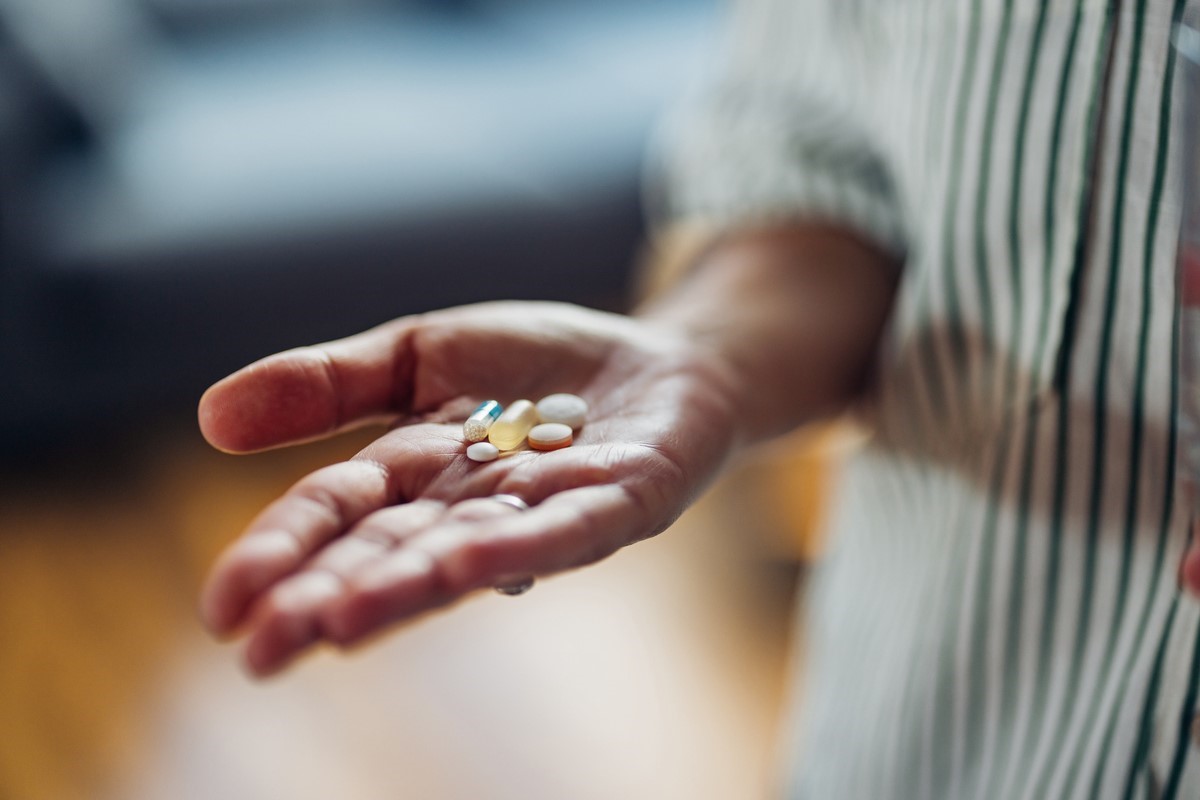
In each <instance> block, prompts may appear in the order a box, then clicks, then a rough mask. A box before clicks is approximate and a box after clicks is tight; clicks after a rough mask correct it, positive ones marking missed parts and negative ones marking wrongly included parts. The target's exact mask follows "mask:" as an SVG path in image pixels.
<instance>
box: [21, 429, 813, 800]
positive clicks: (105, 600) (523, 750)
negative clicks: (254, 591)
mask: <svg viewBox="0 0 1200 800" xmlns="http://www.w3.org/2000/svg"><path fill="white" fill-rule="evenodd" d="M362 441H365V438H364V436H363V435H355V436H352V437H348V438H344V439H342V440H339V441H337V442H334V443H332V444H322V445H312V446H308V447H305V448H301V449H298V450H294V451H287V452H280V453H271V454H265V455H260V456H254V457H247V458H234V457H230V456H224V455H221V454H218V453H215V452H213V451H211V450H209V449H208V448H207V447H206V446H205V445H204V444H203V443H202V442H201V441H200V440H199V437H198V435H197V434H195V433H194V432H193V430H192V428H191V426H190V425H188V424H186V423H181V424H179V425H177V426H166V427H165V428H164V429H163V430H159V431H155V432H151V433H147V434H145V435H144V436H143V437H141V438H138V439H137V440H134V441H129V442H126V443H124V444H123V445H122V446H121V447H120V448H117V449H115V450H110V451H107V452H102V453H93V454H89V455H87V456H72V457H70V458H59V459H49V460H47V461H45V463H42V464H41V465H40V466H38V467H37V468H35V469H32V470H30V469H16V468H12V467H10V468H8V469H7V470H6V471H4V472H3V473H2V474H0V634H2V636H3V639H2V640H0V641H2V644H0V719H3V721H4V736H3V739H0V798H3V800H10V799H11V800H40V799H41V798H47V800H72V799H73V798H87V799H88V800H92V799H93V798H98V799H100V800H107V799H108V798H113V799H114V800H115V799H116V798H120V800H142V799H145V800H163V799H169V800H191V799H192V798H195V800H213V799H214V798H221V800H241V799H242V798H244V799H245V800H269V799H271V798H287V799H288V800H309V799H310V798H311V799H312V800H316V799H317V798H321V799H322V800H327V799H328V798H349V799H351V800H356V799H357V798H364V799H367V800H370V799H371V798H388V799H389V800H392V799H394V798H419V799H420V800H427V799H428V800H457V799H458V798H463V799H464V800H465V799H467V798H470V799H471V800H475V799H477V798H487V799H489V800H490V799H491V798H499V799H501V800H503V799H504V798H514V800H516V799H517V798H520V800H542V799H543V798H545V799H547V800H559V799H560V798H570V799H571V800H591V799H592V798H595V800H612V798H623V799H624V798H634V799H635V800H636V799H637V798H654V799H655V800H673V799H675V798H679V800H683V799H684V798H686V799H687V800H710V799H711V800H730V798H736V799H737V800H751V799H752V798H759V797H767V796H769V787H770V785H771V776H772V772H771V770H772V760H773V753H772V748H773V741H774V734H775V726H776V725H777V722H778V719H779V715H780V707H781V702H782V687H783V683H784V680H783V678H784V674H785V662H786V644H787V642H786V640H787V633H788V629H789V622H788V611H789V605H790V597H791V589H790V585H791V583H792V580H793V573H792V571H790V570H789V569H788V568H787V567H786V566H781V563H782V562H781V561H780V560H779V559H772V558H768V557H767V556H769V555H770V553H771V551H772V550H773V549H774V545H773V544H772V540H771V538H770V537H768V536H767V535H766V534H764V533H763V532H762V531H761V530H760V529H759V528H760V522H761V520H762V515H761V514H760V513H759V511H760V510H761V507H760V505H759V504H758V502H757V501H756V497H757V495H756V494H755V493H754V492H753V491H745V486H741V487H738V486H733V487H729V486H726V487H725V488H724V489H718V490H717V491H716V492H715V493H714V494H712V495H710V497H709V498H708V499H706V500H705V501H704V502H702V503H701V504H700V506H698V507H697V508H696V509H695V510H694V511H693V512H690V513H689V514H688V515H687V516H686V517H685V518H684V519H683V520H681V521H680V523H678V524H677V525H676V526H675V527H674V528H673V529H672V530H671V531H669V532H668V533H666V534H664V535H663V536H661V537H659V538H657V539H655V540H653V541H650V542H646V543H643V544H640V545H637V546H636V547H634V548H631V549H629V550H626V551H623V552H622V553H619V554H618V555H617V556H615V557H614V558H612V559H609V560H608V561H606V562H604V563H602V564H600V565H597V566H595V567H593V568H590V569H588V570H584V571H581V572H579V573H576V574H572V575H568V576H562V577H559V578H555V579H552V580H548V581H545V582H544V583H540V584H539V585H538V586H537V587H536V588H535V590H534V591H532V592H530V593H529V594H528V595H525V596H523V597H521V598H515V599H514V598H503V597H499V596H496V595H490V594H489V595H480V596H478V597H477V598H474V599H471V600H469V601H468V602H465V603H463V604H461V605H460V606H459V607H457V608H456V609H454V610H452V611H451V612H449V613H445V614H441V615H439V616H436V617H434V618H431V619H429V620H427V621H424V622H421V623H418V624H417V625H415V626H411V627H409V628H406V629H404V630H402V631H399V632H396V633H394V634H392V635H391V636H389V637H386V638H384V639H382V640H380V641H379V642H378V643H376V644H375V645H374V646H373V647H370V648H368V649H365V650H363V651H361V652H358V653H355V654H353V655H351V656H342V655H338V654H335V653H332V652H324V653H319V654H317V655H316V656H315V657H313V658H310V659H308V660H306V661H305V662H303V663H302V664H300V665H299V667H298V668H297V669H294V670H293V671H292V672H291V673H289V674H287V675H285V676H283V677H282V678H280V679H278V680H275V681H273V682H271V683H268V684H255V683H252V682H250V681H249V680H247V679H246V678H245V677H243V676H242V674H241V673H240V672H239V670H238V668H237V666H236V661H235V658H234V652H233V650H232V649H231V648H230V646H228V645H222V644H219V643H216V642H213V641H211V640H209V639H208V638H207V637H206V636H205V635H204V634H203V633H202V631H201V630H200V627H199V625H198V623H197V622H196V620H195V613H194V610H193V602H194V598H195V596H196V590H197V587H198V585H199V583H200V580H201V577H202V575H203V573H204V570H205V568H206V566H207V565H208V564H209V562H210V561H211V559H212V558H213V556H214V554H215V553H216V552H217V550H218V548H219V547H220V546H221V545H222V544H223V543H224V542H226V541H227V540H229V539H230V538H231V537H232V536H233V535H234V534H235V533H236V532H237V531H238V530H239V529H240V528H241V527H242V526H243V525H244V524H245V523H246V522H247V521H248V520H249V518H250V517H251V516H252V515H253V514H254V513H255V512H256V511H257V510H258V509H259V508H260V507H261V506H262V505H263V504H264V503H265V502H266V501H267V500H269V499H271V498H273V497H274V496H275V495H277V494H278V493H279V492H280V491H282V490H283V489H284V488H285V487H286V486H287V485H288V484H290V483H291V482H292V481H293V480H295V479H296V478H298V477H300V476H301V475H302V474H304V473H305V472H307V471H309V470H310V469H313V468H315V467H316V466H319V465H321V464H324V463H328V462H329V461H331V460H333V459H337V458H342V457H345V456H346V455H348V454H350V453H352V452H353V451H354V450H355V449H356V448H357V446H358V444H359V443H361V442H362ZM740 482H741V483H743V484H752V485H758V484H759V482H758V481H757V480H756V479H755V478H754V477H753V476H750V477H749V478H747V477H745V476H743V477H742V478H741V479H740Z"/></svg>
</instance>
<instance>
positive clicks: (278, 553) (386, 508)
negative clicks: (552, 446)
mask: <svg viewBox="0 0 1200 800" xmlns="http://www.w3.org/2000/svg"><path fill="white" fill-rule="evenodd" d="M728 374H729V373H728V370H727V368H726V366H725V365H724V364H722V363H721V359H720V358H718V357H717V356H716V355H715V354H714V353H712V352H708V351H705V350H703V349H702V348H701V346H699V345H698V344H696V343H694V342H692V341H689V339H688V338H687V337H684V336H682V335H680V334H678V333H675V332H673V331H672V329H670V328H669V327H666V326H661V327H660V326H655V325H654V324H652V323H648V322H641V321H636V320H633V319H630V318H627V317H622V316H617V315H611V314H603V313H599V312H594V311H587V310H583V309H580V308H576V307H572V306H566V305H558V304H549V303H495V304H485V305H478V306H468V307H463V308H457V309H452V310H448V311H441V312H435V313H432V314H428V315H423V316H419V317H412V318H405V319H401V320H397V321H395V322H392V323H389V324H387V325H384V326H382V327H380V328H376V329H374V330H371V331H368V332H366V333H364V334H361V335H359V336H355V337H352V338H350V339H346V340H342V341H340V342H334V343H330V344H327V345H323V346H318V347H313V348H303V349H299V350H293V351H288V352H285V353H280V354H278V355H275V356H271V357H269V358H266V359H264V360H262V361H259V362H257V363H255V364H252V365H251V366H249V367H246V368H245V369H243V370H241V371H239V372H237V373H235V374H234V375H232V376H230V377H228V378H226V379H225V380H223V381H221V382H220V383H218V384H216V385H215V386H214V387H212V388H211V389H210V390H209V391H208V392H207V393H206V394H205V395H204V397H203V398H202V400H201V403H200V422H201V429H202V431H203V433H204V435H205V437H206V438H207V439H208V440H209V441H210V442H211V443H212V444H213V445H215V446H216V447H218V448H221V449H223V450H227V451H230V452H250V451H254V450H261V449H265V448H270V447H276V446H280V445H284V444H289V443H293V442H297V441H304V440H310V439H313V438H319V437H322V436H325V435H329V434H332V433H335V432H337V431H339V430H343V429H346V428H348V427H352V426H354V425H358V424H362V423H364V422H378V421H390V422H391V423H392V425H391V427H390V429H389V430H387V432H385V433H383V434H382V435H381V436H380V437H379V438H378V439H377V440H376V441H374V442H373V443H372V444H371V445H370V446H368V447H367V448H366V449H364V450H363V451H362V452H361V453H359V454H358V455H356V456H355V457H354V458H352V459H350V460H349V461H346V462H344V463H339V464H334V465H332V466H328V467H325V468H324V469H321V470H318V471H317V472H315V473H313V474H311V475H309V476H308V477H306V478H304V479H303V480H301V481H300V482H299V483H297V484H296V485H295V486H294V487H293V488H292V489H291V490H289V491H288V492H287V493H286V494H285V495H284V496H283V497H281V498H280V499H279V500H277V501H275V502H274V503H272V504H271V505H270V506H268V507H267V508H266V509H265V510H264V511H263V512H262V513H261V514H260V515H259V516H258V517H257V518H256V519H255V520H254V521H253V522H252V523H251V524H250V526H249V528H248V529H247V530H246V532H245V533H244V534H243V536H242V537H241V538H240V539H239V540H237V541H236V542H235V543H234V544H233V545H231V546H230V547H229V548H228V549H227V550H226V552H225V553H224V554H223V555H222V556H221V558H220V559H219V561H218V563H217V564H216V566H215V567H214V568H213V570H212V573H211V575H210V577H209V580H208V582H207V585H206V587H205V589H204V593H203V597H202V602H201V613H202V616H203V618H204V620H205V622H206V624H207V625H208V626H209V627H210V628H211V629H212V630H213V631H214V632H216V633H218V634H222V635H231V634H235V633H238V634H242V635H244V636H245V637H246V640H247V643H246V649H245V661H246V665H247V668H248V669H249V670H250V671H251V672H252V673H253V674H255V675H258V676H265V675H269V674H271V673H274V672H276V671H278V670H279V669H281V668H282V667H284V666H285V665H286V664H287V663H288V662H289V661H290V660H291V659H292V658H294V657H295V656H297V655H298V654H299V653H301V652H302V651H304V650H305V649H306V648H309V647H310V646H312V645H313V644H315V643H317V642H318V641H322V640H324V641H328V642H331V643H334V644H336V645H340V646H344V645H349V644H353V643H355V642H358V641H360V640H361V639H363V638H364V637H367V636H369V635H370V634H372V633H374V632H377V631H379V630H381V629H383V628H385V627H387V626H389V625H392V624H393V623H396V622H399V621H401V620H406V619H408V618H411V617H413V616H414V615H417V614H419V613H421V612H424V611H427V610H429V609H432V608H436V607H439V606H444V605H447V604H449V603H451V602H453V601H455V600H456V599H458V598H460V597H462V596H464V595H466V594H468V593H470V592H472V591H474V590H477V589H481V588H485V587H489V586H496V585H503V584H507V583H513V582H516V581H519V580H521V579H523V578H525V577H526V576H536V575H546V574H550V573H554V572H559V571H561V570H566V569H571V568H573V567H578V566H581V565H584V564H588V563H591V562H594V561H596V560H598V559H601V558H604V557H606V556H608V555H610V554H612V553H613V552H615V551H616V550H617V549H619V548H621V547H623V546H625V545H627V544H630V543H632V542H635V541H638V540H640V539H643V538H646V537H648V536H651V535H653V534H655V533H657V532H659V531H662V530H663V529H665V528H666V527H667V526H668V525H669V524H670V523H671V522H672V521H673V520H674V519H675V518H676V517H677V516H678V515H679V513H680V512H681V511H682V510H683V509H684V507H685V506H686V505H687V503H688V502H689V501H690V500H691V499H693V498H694V496H695V495H696V494H697V493H698V492H699V491H700V489H701V488H702V487H703V486H704V485H705V484H706V483H707V481H708V480H710V479H711V477H712V476H713V475H714V473H715V472H716V471H717V469H718V468H719V466H720V465H721V463H722V462H723V461H724V460H725V458H726V457H727V455H728V453H729V452H730V449H731V446H732V443H733V438H734V435H735V432H734V415H733V408H734V405H735V401H734V399H733V392H732V390H731V386H732V382H731V380H730V379H729V377H728ZM563 391H566V392H573V393H576V394H579V395H581V396H583V397H584V398H585V399H586V400H587V401H588V402H589V403H590V405H591V410H590V413H589V415H588V420H587V422H586V424H585V425H584V427H583V429H582V430H581V431H580V432H579V433H578V434H577V437H576V440H575V444H574V445H573V446H572V447H569V448H566V449H563V450H558V451H554V452H549V453H538V452H532V451H518V452H515V453H513V454H511V455H508V456H505V457H502V458H501V459H499V460H498V461H495V462H491V463H488V464H476V463H474V462H471V461H469V460H468V459H467V458H466V456H465V446H464V443H463V440H462V433H461V420H462V419H463V418H465V416H466V415H467V414H468V413H470V410H471V409H472V408H473V407H474V405H475V404H477V403H478V402H479V401H481V400H483V399H488V398H496V399H499V400H501V401H502V402H510V401H512V400H514V399H517V398H521V397H526V398H530V399H533V400H537V399H538V398H540V397H542V396H544V395H546V394H550V393H553V392H563ZM697 432H701V433H702V435H698V434H697ZM497 493H508V494H515V495H517V496H519V497H521V498H524V499H525V500H526V501H527V502H528V503H529V505H530V506H531V507H532V508H531V509H530V510H529V511H525V512H519V511H517V510H516V509H514V508H511V507H510V506H507V505H504V504H502V503H498V502H496V501H493V500H488V499H486V498H487V497H488V496H489V495H492V494H497Z"/></svg>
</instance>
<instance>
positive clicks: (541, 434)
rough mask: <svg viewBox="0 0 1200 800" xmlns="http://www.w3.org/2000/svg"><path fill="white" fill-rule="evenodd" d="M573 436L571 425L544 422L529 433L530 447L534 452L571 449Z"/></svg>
mask: <svg viewBox="0 0 1200 800" xmlns="http://www.w3.org/2000/svg"><path fill="white" fill-rule="evenodd" d="M572 438H573V434H572V433H571V426H570V425H563V424H562V423H560V422H543V423H542V424H541V425H534V426H533V429H532V430H530V431H529V446H530V447H532V448H533V449H534V450H558V449H560V448H563V447H570V445H571V440H572Z"/></svg>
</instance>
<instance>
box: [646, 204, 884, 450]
mask: <svg viewBox="0 0 1200 800" xmlns="http://www.w3.org/2000/svg"><path fill="white" fill-rule="evenodd" d="M899 273H900V265H899V264H898V263H896V262H895V260H894V259H892V258H890V257H889V256H887V255H886V254H884V253H883V252H882V251H880V250H877V249H875V248H874V247H872V246H871V245H869V244H868V243H866V242H865V241H864V240H862V239H860V238H858V237H856V236H854V235H852V234H850V233H848V232H846V231H844V230H841V229H838V228H835V227H830V226H818V225H803V224H796V225H792V226H788V227H777V228H773V229H769V230H767V229H764V230H760V231H753V232H747V233H742V234H737V235H735V236H730V237H727V238H725V239H723V240H721V241H720V242H718V243H717V244H716V245H715V246H714V247H712V248H710V249H708V250H707V251H705V252H704V253H703V254H702V255H701V256H700V257H699V258H698V259H697V263H696V264H695V265H694V266H693V267H692V269H691V270H690V271H689V273H688V276H687V277H686V278H685V279H683V280H682V281H680V282H679V283H678V284H677V285H675V286H674V287H673V288H672V289H670V290H669V291H668V292H667V293H665V294H663V295H661V296H660V297H658V298H656V299H654V300H652V301H650V302H648V303H647V304H646V305H645V306H643V307H642V308H640V309H639V310H638V311H637V312H636V313H635V316H638V317H640V318H643V319H646V320H647V321H651V322H654V323H657V324H662V325H666V326H669V327H671V328H673V329H675V330H677V331H679V332H682V333H683V334H684V335H686V336H687V337H689V339H691V340H693V341H694V342H696V343H697V344H699V345H701V346H702V347H704V348H706V349H708V350H709V351H710V352H711V353H712V354H713V357H714V360H715V361H717V362H719V364H720V365H721V372H722V373H723V374H724V375H725V376H726V380H724V381H723V383H724V384H725V386H724V387H723V388H724V390H726V391H728V392H730V393H731V396H732V398H733V401H734V405H735V406H736V408H737V409H738V414H737V417H738V426H739V429H738V431H737V433H736V435H737V440H738V442H739V443H743V444H745V443H752V442H755V441H758V440H761V439H764V438H767V437H769V436H773V435H776V434H779V433H782V432H785V431H787V430H790V429H792V428H794V427H796V426H797V425H800V424H803V423H805V422H809V421H812V420H814V419H818V418H821V417H825V416H829V415H833V414H836V413H838V412H840V411H841V410H843V409H844V408H845V407H846V406H847V404H849V403H850V402H851V401H852V400H854V399H855V398H856V397H857V396H858V395H859V394H860V393H861V392H862V390H863V388H864V387H865V385H866V382H867V380H868V378H869V375H870V370H871V366H872V364H873V362H874V358H875V353H876V350H877V347H878V343H879V339H880V336H881V334H882V331H883V328H884V324H885V323H886V321H887V318H888V314H889V313H890V310H891V306H892V301H893V298H894V296H895V291H896V285H897V282H898V278H899Z"/></svg>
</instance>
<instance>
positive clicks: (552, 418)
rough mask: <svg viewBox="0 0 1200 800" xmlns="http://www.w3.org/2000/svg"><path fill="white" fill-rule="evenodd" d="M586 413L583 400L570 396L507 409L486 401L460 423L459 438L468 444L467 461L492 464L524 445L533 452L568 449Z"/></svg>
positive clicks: (560, 395)
mask: <svg viewBox="0 0 1200 800" xmlns="http://www.w3.org/2000/svg"><path fill="white" fill-rule="evenodd" d="M587 412H588V404H587V401H586V400H584V399H583V398H582V397H579V396H578V395H574V394H552V395H549V396H547V397H543V398H542V399H541V400H539V401H538V402H537V404H536V405H535V404H533V403H531V402H530V401H528V400H517V401H516V402H514V403H512V404H511V405H509V407H508V408H503V407H502V406H501V405H500V404H499V403H498V402H496V401H495V400H486V401H484V402H483V403H480V404H479V407H478V408H476V409H475V411H474V412H473V413H472V414H471V416H469V417H468V418H467V421H466V422H464V423H463V438H464V439H466V440H467V441H468V442H470V443H471V444H469V445H468V446H467V458H469V459H471V460H472V461H494V460H496V459H497V458H499V457H500V453H501V452H502V451H507V450H515V449H517V448H518V447H520V446H521V445H522V444H524V443H525V442H529V446H530V447H531V448H532V449H534V450H559V449H561V448H563V447H570V445H571V442H572V441H573V439H574V435H575V431H577V430H578V429H579V428H580V427H582V426H583V421H584V419H585V418H586V417H587Z"/></svg>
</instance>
